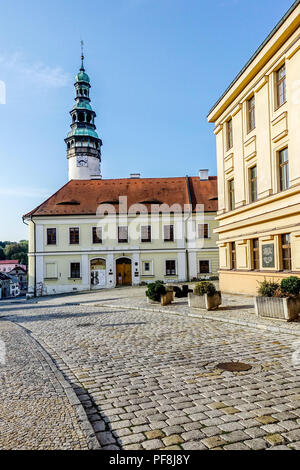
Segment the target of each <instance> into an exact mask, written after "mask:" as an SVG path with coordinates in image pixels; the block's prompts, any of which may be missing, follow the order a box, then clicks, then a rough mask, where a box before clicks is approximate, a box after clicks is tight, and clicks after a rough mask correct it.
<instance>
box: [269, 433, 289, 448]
mask: <svg viewBox="0 0 300 470" xmlns="http://www.w3.org/2000/svg"><path fill="white" fill-rule="evenodd" d="M264 439H265V440H266V441H267V442H268V443H269V444H271V446H276V445H280V444H284V442H285V440H284V437H283V436H281V435H280V434H269V435H268V436H265V437H264Z"/></svg>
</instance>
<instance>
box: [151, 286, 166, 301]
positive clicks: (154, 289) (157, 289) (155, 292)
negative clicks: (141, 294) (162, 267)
mask: <svg viewBox="0 0 300 470" xmlns="http://www.w3.org/2000/svg"><path fill="white" fill-rule="evenodd" d="M166 292H167V291H166V288H165V286H164V283H163V282H162V281H156V282H151V284H148V289H147V291H146V296H147V297H149V299H151V300H153V301H154V302H160V297H161V295H165V294H166Z"/></svg>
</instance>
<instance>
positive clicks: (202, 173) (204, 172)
mask: <svg viewBox="0 0 300 470" xmlns="http://www.w3.org/2000/svg"><path fill="white" fill-rule="evenodd" d="M208 172H209V170H199V178H200V181H208Z"/></svg>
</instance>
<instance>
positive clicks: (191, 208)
mask: <svg viewBox="0 0 300 470" xmlns="http://www.w3.org/2000/svg"><path fill="white" fill-rule="evenodd" d="M186 184H187V190H188V196H189V205H190V211H189V215H188V217H187V218H186V219H185V220H184V241H185V244H187V242H188V238H187V236H186V234H187V224H188V222H189V220H190V218H191V216H192V214H193V205H192V195H191V188H190V181H189V176H188V175H187V176H186ZM185 256H186V273H187V281H190V262H189V250H188V249H187V248H186V250H185Z"/></svg>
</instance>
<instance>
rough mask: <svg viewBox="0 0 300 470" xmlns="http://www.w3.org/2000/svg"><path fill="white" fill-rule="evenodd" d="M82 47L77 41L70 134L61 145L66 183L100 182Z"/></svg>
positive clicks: (98, 145) (98, 148)
mask: <svg viewBox="0 0 300 470" xmlns="http://www.w3.org/2000/svg"><path fill="white" fill-rule="evenodd" d="M83 46H84V43H83V41H81V68H80V71H79V73H78V74H77V75H76V82H75V91H76V98H75V105H74V106H73V109H72V111H71V112H70V114H71V117H72V123H71V132H69V133H68V135H67V138H66V139H65V142H66V144H67V158H68V162H69V179H70V180H72V179H99V178H101V168H100V163H101V147H102V140H101V139H100V138H99V136H98V134H97V130H96V125H95V118H96V113H95V111H94V110H93V108H92V106H91V104H90V103H91V100H90V89H91V84H90V77H89V76H88V74H87V73H86V72H85V68H84V51H83Z"/></svg>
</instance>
